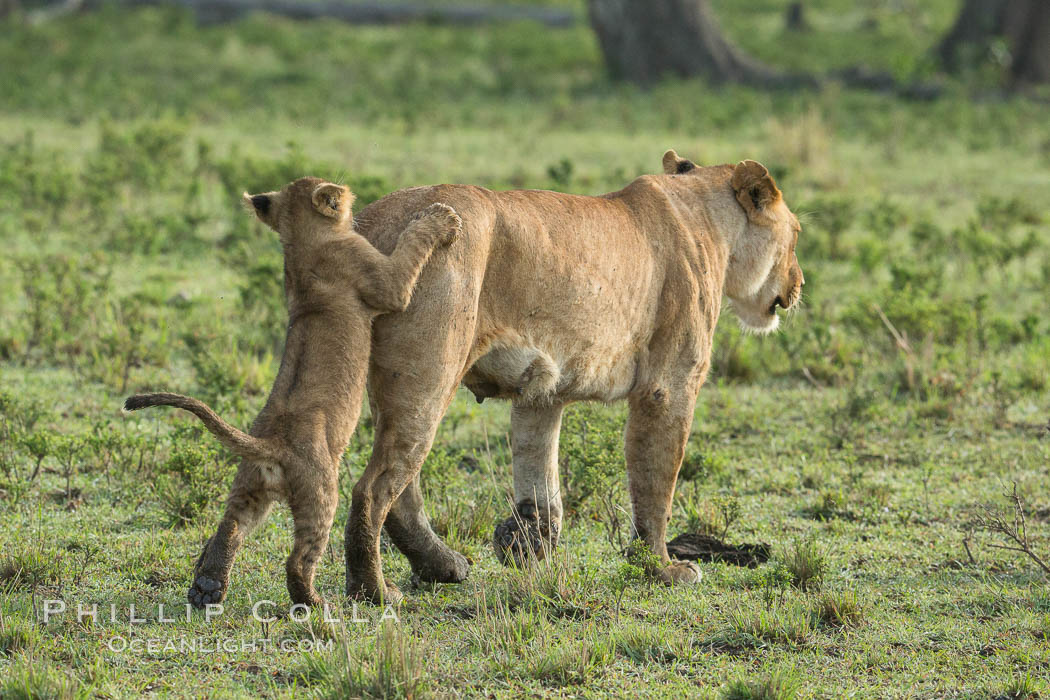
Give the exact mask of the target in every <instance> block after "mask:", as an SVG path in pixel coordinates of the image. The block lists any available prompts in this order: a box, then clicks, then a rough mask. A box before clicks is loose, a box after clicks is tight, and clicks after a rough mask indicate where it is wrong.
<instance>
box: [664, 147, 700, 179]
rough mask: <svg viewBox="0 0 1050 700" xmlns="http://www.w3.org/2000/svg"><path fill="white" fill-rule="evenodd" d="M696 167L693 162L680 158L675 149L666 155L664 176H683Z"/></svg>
mask: <svg viewBox="0 0 1050 700" xmlns="http://www.w3.org/2000/svg"><path fill="white" fill-rule="evenodd" d="M695 167H696V164H694V163H693V161H691V160H686V159H685V158H679V157H678V154H677V153H675V152H674V149H673V148H672V149H671V150H669V151H668V152H667V153H665V154H664V174H666V175H681V174H682V173H687V172H689V171H690V170H692V169H693V168H695Z"/></svg>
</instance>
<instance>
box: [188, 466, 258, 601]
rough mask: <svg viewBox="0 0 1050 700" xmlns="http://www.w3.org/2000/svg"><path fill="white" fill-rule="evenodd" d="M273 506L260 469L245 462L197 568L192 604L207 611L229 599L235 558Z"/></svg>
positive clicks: (190, 599) (196, 565) (238, 471)
mask: <svg viewBox="0 0 1050 700" xmlns="http://www.w3.org/2000/svg"><path fill="white" fill-rule="evenodd" d="M271 505H273V498H272V497H271V496H270V494H269V492H268V491H267V489H266V486H265V482H264V480H263V478H262V475H261V473H260V471H259V468H258V466H257V465H255V464H253V463H251V462H249V461H244V462H242V463H241V466H240V468H239V469H238V470H237V475H236V476H235V477H234V479H233V486H232V488H231V489H230V495H229V497H228V498H227V500H226V512H225V513H224V514H223V516H222V520H221V521H220V522H219V527H218V529H217V530H216V532H215V534H214V535H212V536H211V538H210V539H209V540H208V541H207V543H205V545H204V549H203V550H202V551H201V554H200V556H199V557H198V558H197V563H196V564H195V565H194V567H193V582H192V583H191V584H190V589H189V591H188V593H187V598H188V600H189V602H190V604H192V605H193V606H194V607H197V608H203V607H204V606H205V605H208V604H209V603H221V602H222V601H223V600H224V599H225V598H226V591H227V589H228V588H229V585H230V570H231V569H232V568H233V560H234V557H235V556H236V555H237V551H238V550H239V549H240V548H241V545H242V544H243V543H244V538H245V537H247V536H248V534H249V533H250V532H251V531H252V530H254V529H255V528H256V527H258V526H259V524H260V523H262V521H263V520H264V519H265V518H266V515H267V513H269V512H270V506H271Z"/></svg>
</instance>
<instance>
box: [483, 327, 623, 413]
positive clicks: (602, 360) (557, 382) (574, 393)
mask: <svg viewBox="0 0 1050 700" xmlns="http://www.w3.org/2000/svg"><path fill="white" fill-rule="evenodd" d="M559 340H561V339H559V338H546V339H543V340H538V339H536V340H530V339H526V338H523V337H520V336H518V335H517V334H516V333H513V332H511V333H507V334H506V335H505V336H503V337H501V338H499V339H498V340H497V341H495V342H494V344H493V347H492V348H491V349H490V350H489V351H488V352H487V353H486V354H484V355H482V356H481V357H480V358H479V359H478V360H477V362H475V363H474V365H473V366H472V367H471V368H470V371H469V372H468V373H467V375H466V376H465V377H464V379H463V383H464V385H466V387H467V388H468V389H470V390H471V391H472V392H474V395H475V396H476V397H477V398H478V399H479V400H482V399H485V398H503V399H513V400H515V401H520V402H523V403H538V404H545V403H551V402H552V401H556V400H557V401H578V400H587V399H592V400H600V401H615V400H617V399H621V398H623V397H624V396H626V395H627V393H628V392H629V391H630V389H631V386H632V385H633V384H634V379H635V373H636V370H637V366H638V359H637V357H636V356H635V353H634V352H632V351H631V350H630V349H629V348H621V349H620V350H619V351H618V352H612V353H610V352H608V349H605V351H599V350H598V348H595V347H594V346H591V349H589V350H582V351H581V350H577V351H575V352H571V351H570V352H564V350H565V348H564V347H559V345H563V346H564V345H572V343H567V344H560V343H558V341H559Z"/></svg>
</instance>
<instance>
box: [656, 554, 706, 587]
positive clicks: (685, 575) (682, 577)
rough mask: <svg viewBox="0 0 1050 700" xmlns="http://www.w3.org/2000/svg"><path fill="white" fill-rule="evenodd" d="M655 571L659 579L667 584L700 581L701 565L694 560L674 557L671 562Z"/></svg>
mask: <svg viewBox="0 0 1050 700" xmlns="http://www.w3.org/2000/svg"><path fill="white" fill-rule="evenodd" d="M654 573H655V575H656V578H657V579H659V580H660V581H662V582H663V583H666V584H675V583H688V584H693V583H700V567H699V566H697V564H696V562H694V561H680V560H678V559H672V560H671V563H669V564H668V565H667V566H665V567H663V568H661V569H657V570H656V571H655V572H654Z"/></svg>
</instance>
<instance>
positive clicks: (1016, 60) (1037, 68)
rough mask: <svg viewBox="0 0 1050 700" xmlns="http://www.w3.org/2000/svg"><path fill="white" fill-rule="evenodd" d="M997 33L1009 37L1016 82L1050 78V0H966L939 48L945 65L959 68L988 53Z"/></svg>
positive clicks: (1010, 59)
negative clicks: (1048, 0) (1049, 0)
mask: <svg viewBox="0 0 1050 700" xmlns="http://www.w3.org/2000/svg"><path fill="white" fill-rule="evenodd" d="M996 37H1002V38H1003V39H1005V40H1006V45H1007V47H1008V48H1009V51H1010V56H1009V65H1008V70H1009V77H1010V79H1011V80H1012V81H1013V82H1015V83H1046V82H1050V2H1047V0H965V1H964V2H963V6H962V9H961V10H959V16H958V17H957V18H956V20H955V24H954V26H952V28H951V30H950V31H949V32H948V34H947V35H946V36H945V37H944V40H943V41H942V42H941V45H940V46H939V47H938V49H937V51H938V53H939V55H940V58H941V62H942V63H943V64H944V66H945V68H947V69H948V70H952V71H958V70H961V69H964V68H966V67H967V65H968V64H970V63H973V62H976V61H979V60H981V58H982V57H983V56H985V55H987V51H988V50H989V48H990V43H991V40H992V39H993V38H996Z"/></svg>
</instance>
